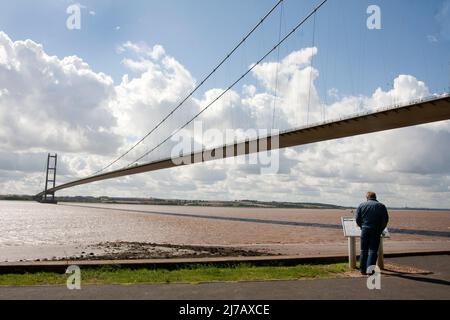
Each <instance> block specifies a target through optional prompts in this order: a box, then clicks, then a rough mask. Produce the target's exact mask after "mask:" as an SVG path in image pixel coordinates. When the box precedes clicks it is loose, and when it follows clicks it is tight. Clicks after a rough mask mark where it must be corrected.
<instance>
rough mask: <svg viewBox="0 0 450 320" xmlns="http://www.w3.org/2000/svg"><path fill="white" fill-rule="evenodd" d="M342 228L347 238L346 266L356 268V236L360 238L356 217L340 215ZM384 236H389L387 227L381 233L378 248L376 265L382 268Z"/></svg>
mask: <svg viewBox="0 0 450 320" xmlns="http://www.w3.org/2000/svg"><path fill="white" fill-rule="evenodd" d="M342 228H343V229H344V236H345V237H347V238H348V266H349V268H351V269H356V238H361V228H360V227H358V225H357V224H356V219H355V218H353V217H342ZM384 238H390V234H389V230H388V229H387V228H386V230H384V231H383V234H382V235H381V241H380V248H379V250H378V261H377V265H378V267H379V268H380V269H384V246H383V239H384Z"/></svg>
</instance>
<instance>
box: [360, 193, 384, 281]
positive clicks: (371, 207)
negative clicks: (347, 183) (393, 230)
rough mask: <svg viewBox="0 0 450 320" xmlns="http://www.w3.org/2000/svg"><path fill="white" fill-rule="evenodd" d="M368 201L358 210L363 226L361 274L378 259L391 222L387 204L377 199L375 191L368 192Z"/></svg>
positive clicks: (361, 226)
mask: <svg viewBox="0 0 450 320" xmlns="http://www.w3.org/2000/svg"><path fill="white" fill-rule="evenodd" d="M366 197H367V202H364V203H362V204H361V205H360V206H359V207H358V209H357V210H356V223H357V224H358V226H359V227H360V228H361V230H362V233H361V258H360V263H361V274H363V275H366V274H367V268H368V267H370V266H375V265H376V263H377V259H378V249H379V247H380V239H381V235H382V233H383V231H384V229H386V227H387V224H388V222H389V215H388V211H387V209H386V206H385V205H384V204H382V203H380V202H378V201H377V195H376V194H375V192H367V196H366Z"/></svg>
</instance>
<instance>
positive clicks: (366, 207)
mask: <svg viewBox="0 0 450 320" xmlns="http://www.w3.org/2000/svg"><path fill="white" fill-rule="evenodd" d="M388 222H389V215H388V211H387V209H386V206H385V205H384V204H382V203H380V202H378V201H377V200H369V201H367V202H364V203H362V204H361V205H360V206H359V207H358V209H357V210H356V223H357V224H358V226H359V227H361V228H367V229H373V230H377V231H378V232H380V233H381V232H383V231H384V229H386V227H387V224H388Z"/></svg>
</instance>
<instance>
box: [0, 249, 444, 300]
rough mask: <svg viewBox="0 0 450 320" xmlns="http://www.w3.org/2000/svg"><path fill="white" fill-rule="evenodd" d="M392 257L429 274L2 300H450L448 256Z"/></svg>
mask: <svg viewBox="0 0 450 320" xmlns="http://www.w3.org/2000/svg"><path fill="white" fill-rule="evenodd" d="M388 262H393V263H397V264H402V265H408V266H412V267H415V268H419V269H425V270H428V271H431V272H432V274H429V275H403V274H399V275H389V276H387V275H383V277H382V282H381V285H382V288H381V290H373V291H370V290H368V289H367V286H366V279H365V278H343V279H321V280H302V281H270V282H244V283H208V284H200V285H188V284H168V285H165V284H164V285H136V286H112V285H105V286H101V285H86V286H82V289H81V290H80V291H69V290H67V289H66V288H65V287H62V286H43V287H0V299H89V300H93V299H150V300H159V299H171V300H178V299H182V300H205V299H213V300H215V299H217V300H241V299H242V300H290V299H293V300H299V299H352V300H355V299H443V300H449V299H450V255H441V256H427V257H405V258H391V259H388Z"/></svg>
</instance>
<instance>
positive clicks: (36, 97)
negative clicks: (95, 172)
mask: <svg viewBox="0 0 450 320" xmlns="http://www.w3.org/2000/svg"><path fill="white" fill-rule="evenodd" d="M0 52H2V53H1V54H0V55H1V58H0V88H1V92H2V94H1V95H0V128H1V129H0V148H1V149H4V150H11V151H17V150H28V149H42V150H59V151H63V152H89V153H111V152H113V151H115V149H116V148H117V147H118V145H119V143H120V141H119V137H117V136H116V135H115V134H113V133H112V132H111V128H112V127H113V126H114V125H115V118H114V117H113V116H112V115H111V114H110V112H109V111H108V110H107V105H108V102H109V100H110V99H111V97H112V95H113V94H114V86H113V81H112V79H111V78H110V77H109V76H107V75H105V74H103V73H95V72H94V71H92V70H91V68H90V67H89V65H88V64H87V63H85V62H84V61H83V60H81V59H80V58H78V57H75V56H72V57H65V58H63V59H59V58H57V57H55V56H49V55H48V54H47V53H46V52H45V51H44V49H43V47H42V46H41V45H39V44H37V43H35V42H33V41H31V40H26V41H15V42H13V41H12V40H11V39H10V38H9V37H8V36H7V35H6V34H5V33H3V32H0Z"/></svg>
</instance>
